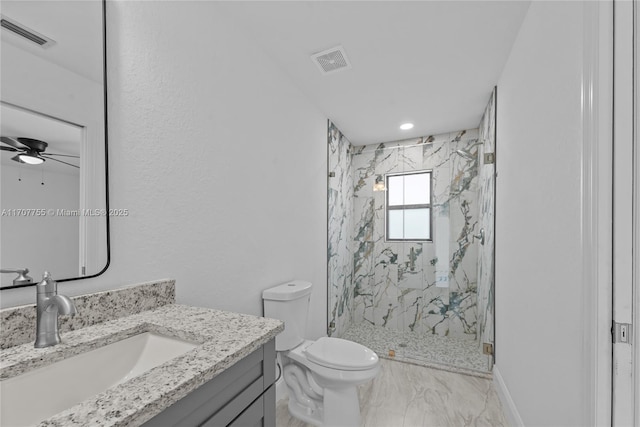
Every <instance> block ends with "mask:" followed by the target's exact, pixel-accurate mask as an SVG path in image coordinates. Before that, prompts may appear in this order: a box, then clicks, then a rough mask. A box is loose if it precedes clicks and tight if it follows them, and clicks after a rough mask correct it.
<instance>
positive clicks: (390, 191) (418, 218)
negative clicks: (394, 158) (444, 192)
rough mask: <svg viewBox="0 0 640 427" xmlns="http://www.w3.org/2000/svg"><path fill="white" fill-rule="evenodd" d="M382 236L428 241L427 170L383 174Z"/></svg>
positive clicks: (429, 180) (428, 176)
mask: <svg viewBox="0 0 640 427" xmlns="http://www.w3.org/2000/svg"><path fill="white" fill-rule="evenodd" d="M386 189H387V198H386V201H387V205H386V227H387V230H386V239H387V240H390V241H404V240H408V241H429V240H432V237H431V172H430V171H427V172H409V173H406V174H394V175H387V187H386Z"/></svg>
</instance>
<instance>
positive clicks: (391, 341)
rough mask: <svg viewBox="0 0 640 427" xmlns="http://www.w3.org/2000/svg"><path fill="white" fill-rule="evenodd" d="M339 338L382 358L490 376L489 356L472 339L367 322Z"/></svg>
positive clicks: (484, 376)
mask: <svg viewBox="0 0 640 427" xmlns="http://www.w3.org/2000/svg"><path fill="white" fill-rule="evenodd" d="M340 338H344V339H347V340H350V341H355V342H357V343H360V344H362V345H364V346H366V347H369V348H370V349H371V350H373V351H375V352H376V353H377V354H378V356H379V357H383V358H385V359H392V360H398V361H401V362H408V363H414V364H416V365H421V366H427V367H430V368H436V369H442V370H445V371H450V372H458V373H461V374H468V375H474V376H479V377H483V378H491V377H492V375H491V372H490V369H489V363H490V362H489V356H487V355H485V354H482V352H481V351H480V349H479V348H478V343H477V341H475V340H474V339H471V338H454V337H441V336H439V335H433V334H428V333H420V332H411V331H396V330H393V329H387V328H383V327H381V326H373V325H370V324H368V323H361V324H359V325H353V326H351V327H350V328H349V329H347V330H346V331H345V332H344V333H343V334H342V336H341V337H340Z"/></svg>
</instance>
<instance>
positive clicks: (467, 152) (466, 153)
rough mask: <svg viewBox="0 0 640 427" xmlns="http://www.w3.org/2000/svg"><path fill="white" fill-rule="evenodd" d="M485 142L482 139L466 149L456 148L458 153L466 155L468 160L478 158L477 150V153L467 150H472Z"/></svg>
mask: <svg viewBox="0 0 640 427" xmlns="http://www.w3.org/2000/svg"><path fill="white" fill-rule="evenodd" d="M483 143H484V142H482V141H480V142H476V143H474V144H471V145H470V146H469V147H467V149H466V150H464V149H460V150H456V153H458V154H459V155H461V156H462V157H464V158H465V159H467V160H476V159H477V152H476V155H473V154H471V153H470V152H469V151H467V150H471V149H472V148H473V147H475V146H476V145H482V144H483Z"/></svg>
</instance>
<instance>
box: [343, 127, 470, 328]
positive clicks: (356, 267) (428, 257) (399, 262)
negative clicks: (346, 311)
mask: <svg viewBox="0 0 640 427" xmlns="http://www.w3.org/2000/svg"><path fill="white" fill-rule="evenodd" d="M477 139H478V130H477V129H473V130H467V131H460V132H453V133H446V134H441V135H435V136H429V137H423V138H417V139H411V140H404V141H396V142H391V143H384V144H378V145H372V146H360V147H354V149H353V150H354V151H353V158H352V168H353V184H354V187H353V219H354V227H355V228H354V236H353V286H354V288H353V312H352V316H353V322H355V323H356V324H357V323H360V322H368V323H369V324H372V325H377V326H383V327H386V328H389V329H396V330H410V331H417V332H429V333H433V334H438V335H442V336H445V335H450V336H459V337H470V338H476V334H477V259H478V246H479V245H478V243H477V242H475V241H474V239H473V234H477V233H478V230H479V228H480V227H479V224H478V177H477V174H478V161H477V158H478V156H477V154H478V149H477V146H475V147H474V145H473V144H474V143H476V142H477ZM458 149H465V150H468V151H470V152H471V153H473V154H474V155H475V159H476V160H467V159H465V158H463V157H462V156H460V155H459V154H457V153H456V150H458ZM417 170H432V172H433V192H434V195H433V218H434V221H433V242H422V243H420V242H417V243H416V242H406V243H405V242H385V238H384V237H385V236H384V235H385V232H384V222H385V218H384V214H385V210H384V203H385V192H384V191H374V190H373V184H374V182H375V180H376V178H379V179H382V178H384V175H385V174H387V173H395V172H409V171H417ZM346 298H347V297H344V299H346Z"/></svg>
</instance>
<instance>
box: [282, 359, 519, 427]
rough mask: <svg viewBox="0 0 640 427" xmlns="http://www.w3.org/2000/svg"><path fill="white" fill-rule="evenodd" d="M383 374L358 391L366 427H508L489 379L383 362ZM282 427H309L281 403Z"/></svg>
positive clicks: (381, 368) (395, 362)
mask: <svg viewBox="0 0 640 427" xmlns="http://www.w3.org/2000/svg"><path fill="white" fill-rule="evenodd" d="M380 363H381V367H380V373H379V374H378V376H377V377H376V378H374V379H373V381H371V382H369V383H367V384H364V385H363V386H361V387H360V388H359V395H360V411H361V414H362V423H361V427H449V426H487V427H489V426H491V427H501V426H507V425H508V424H507V421H506V418H505V416H504V412H503V410H502V406H501V404H500V401H499V399H498V395H497V393H496V391H495V389H494V386H493V383H492V381H491V380H489V379H485V378H479V377H473V376H469V375H463V374H459V373H454V372H447V371H442V370H438V369H432V368H427V367H424V366H418V365H414V364H410V363H402V362H398V361H393V360H385V359H381V360H380ZM276 426H277V427H308V426H309V424H306V423H304V422H302V421H299V420H297V419H295V418H293V417H291V415H289V412H288V409H287V400H286V399H283V400H281V401H280V402H278V405H277V410H276Z"/></svg>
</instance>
